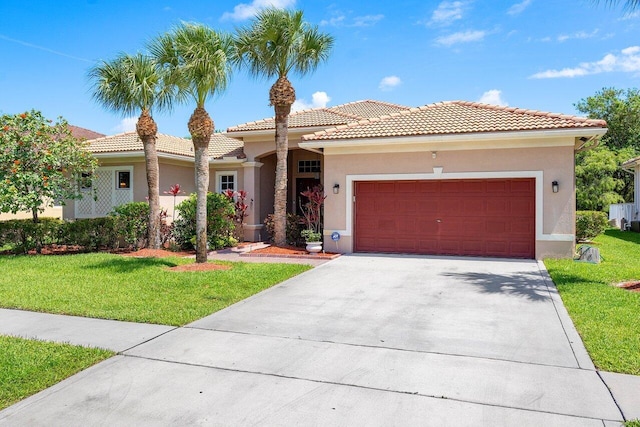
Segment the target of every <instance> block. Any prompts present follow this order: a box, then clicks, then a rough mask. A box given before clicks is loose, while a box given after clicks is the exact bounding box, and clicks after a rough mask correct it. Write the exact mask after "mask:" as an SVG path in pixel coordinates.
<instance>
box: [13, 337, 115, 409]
mask: <svg viewBox="0 0 640 427" xmlns="http://www.w3.org/2000/svg"><path fill="white" fill-rule="evenodd" d="M113 354H114V353H113V352H111V351H107V350H101V349H95V348H86V347H80V346H75V345H69V344H57V343H51V342H44V341H35V340H26V339H23V338H14V337H7V336H0V366H2V369H0V410H2V409H4V408H6V407H8V406H10V405H12V404H14V403H16V402H18V401H19V400H22V399H24V398H25V397H27V396H30V395H32V394H34V393H37V392H38V391H40V390H43V389H45V388H47V387H50V386H52V385H53V384H55V383H57V382H58V381H61V380H63V379H65V378H67V377H69V376H71V375H73V374H75V373H76V372H79V371H81V370H83V369H85V368H88V367H89V366H91V365H93V364H95V363H98V362H100V361H101V360H104V359H106V358H108V357H111V356H112V355H113Z"/></svg>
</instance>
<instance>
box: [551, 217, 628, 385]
mask: <svg viewBox="0 0 640 427" xmlns="http://www.w3.org/2000/svg"><path fill="white" fill-rule="evenodd" d="M591 246H594V247H597V248H599V249H600V254H601V255H602V257H603V261H602V263H600V264H597V265H596V264H589V263H582V262H575V261H572V260H566V259H563V260H557V259H547V260H545V265H546V266H547V269H548V270H549V274H551V278H552V279H553V281H554V283H555V284H556V285H557V287H558V290H559V291H560V295H561V296H562V300H563V301H564V305H565V306H566V307H567V310H568V311H569V315H570V316H571V318H572V319H573V323H574V324H575V326H576V328H577V329H578V332H579V333H580V336H581V337H582V340H583V341H584V344H585V346H586V348H587V351H588V352H589V355H590V356H591V358H592V359H593V362H594V363H595V365H596V366H597V367H598V369H602V370H605V371H611V372H621V373H626V374H634V375H640V293H637V292H630V291H627V290H624V289H619V288H616V287H614V286H611V285H612V284H615V283H619V282H625V281H631V280H640V234H638V233H632V232H622V231H618V230H607V231H606V232H605V234H603V235H600V236H598V237H597V238H596V239H595V241H594V242H593V243H592V244H591Z"/></svg>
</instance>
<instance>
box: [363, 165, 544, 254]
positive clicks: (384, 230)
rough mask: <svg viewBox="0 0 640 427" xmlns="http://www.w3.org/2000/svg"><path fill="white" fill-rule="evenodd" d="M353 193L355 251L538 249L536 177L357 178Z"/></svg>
mask: <svg viewBox="0 0 640 427" xmlns="http://www.w3.org/2000/svg"><path fill="white" fill-rule="evenodd" d="M372 190H373V191H372ZM383 190H384V191H383ZM355 195H356V206H355V213H356V217H355V229H354V232H355V236H354V244H355V246H354V249H355V250H356V251H368V252H370V251H374V252H395V253H421V254H439V255H475V256H496V257H521V258H533V257H534V255H535V180H534V179H528V178H527V179H487V180H480V179H478V180H434V181H431V180H425V181H380V182H373V183H372V182H356V184H355Z"/></svg>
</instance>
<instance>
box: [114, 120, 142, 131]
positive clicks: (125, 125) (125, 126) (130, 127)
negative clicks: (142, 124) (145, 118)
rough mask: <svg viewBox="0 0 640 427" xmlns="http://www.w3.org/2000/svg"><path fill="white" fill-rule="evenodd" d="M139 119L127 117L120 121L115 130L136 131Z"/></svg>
mask: <svg viewBox="0 0 640 427" xmlns="http://www.w3.org/2000/svg"><path fill="white" fill-rule="evenodd" d="M136 123H138V118H137V117H127V118H124V119H122V120H120V123H118V125H117V126H115V127H114V128H113V130H114V131H115V132H132V131H134V130H136Z"/></svg>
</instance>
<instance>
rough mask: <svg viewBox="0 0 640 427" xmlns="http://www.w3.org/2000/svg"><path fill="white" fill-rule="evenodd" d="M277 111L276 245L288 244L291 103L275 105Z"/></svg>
mask: <svg viewBox="0 0 640 427" xmlns="http://www.w3.org/2000/svg"><path fill="white" fill-rule="evenodd" d="M274 109H275V113H276V185H275V196H274V201H273V214H274V215H273V216H274V232H273V240H274V243H275V245H276V246H285V245H286V244H287V156H288V154H289V135H288V128H289V112H290V111H291V105H275V106H274Z"/></svg>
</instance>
